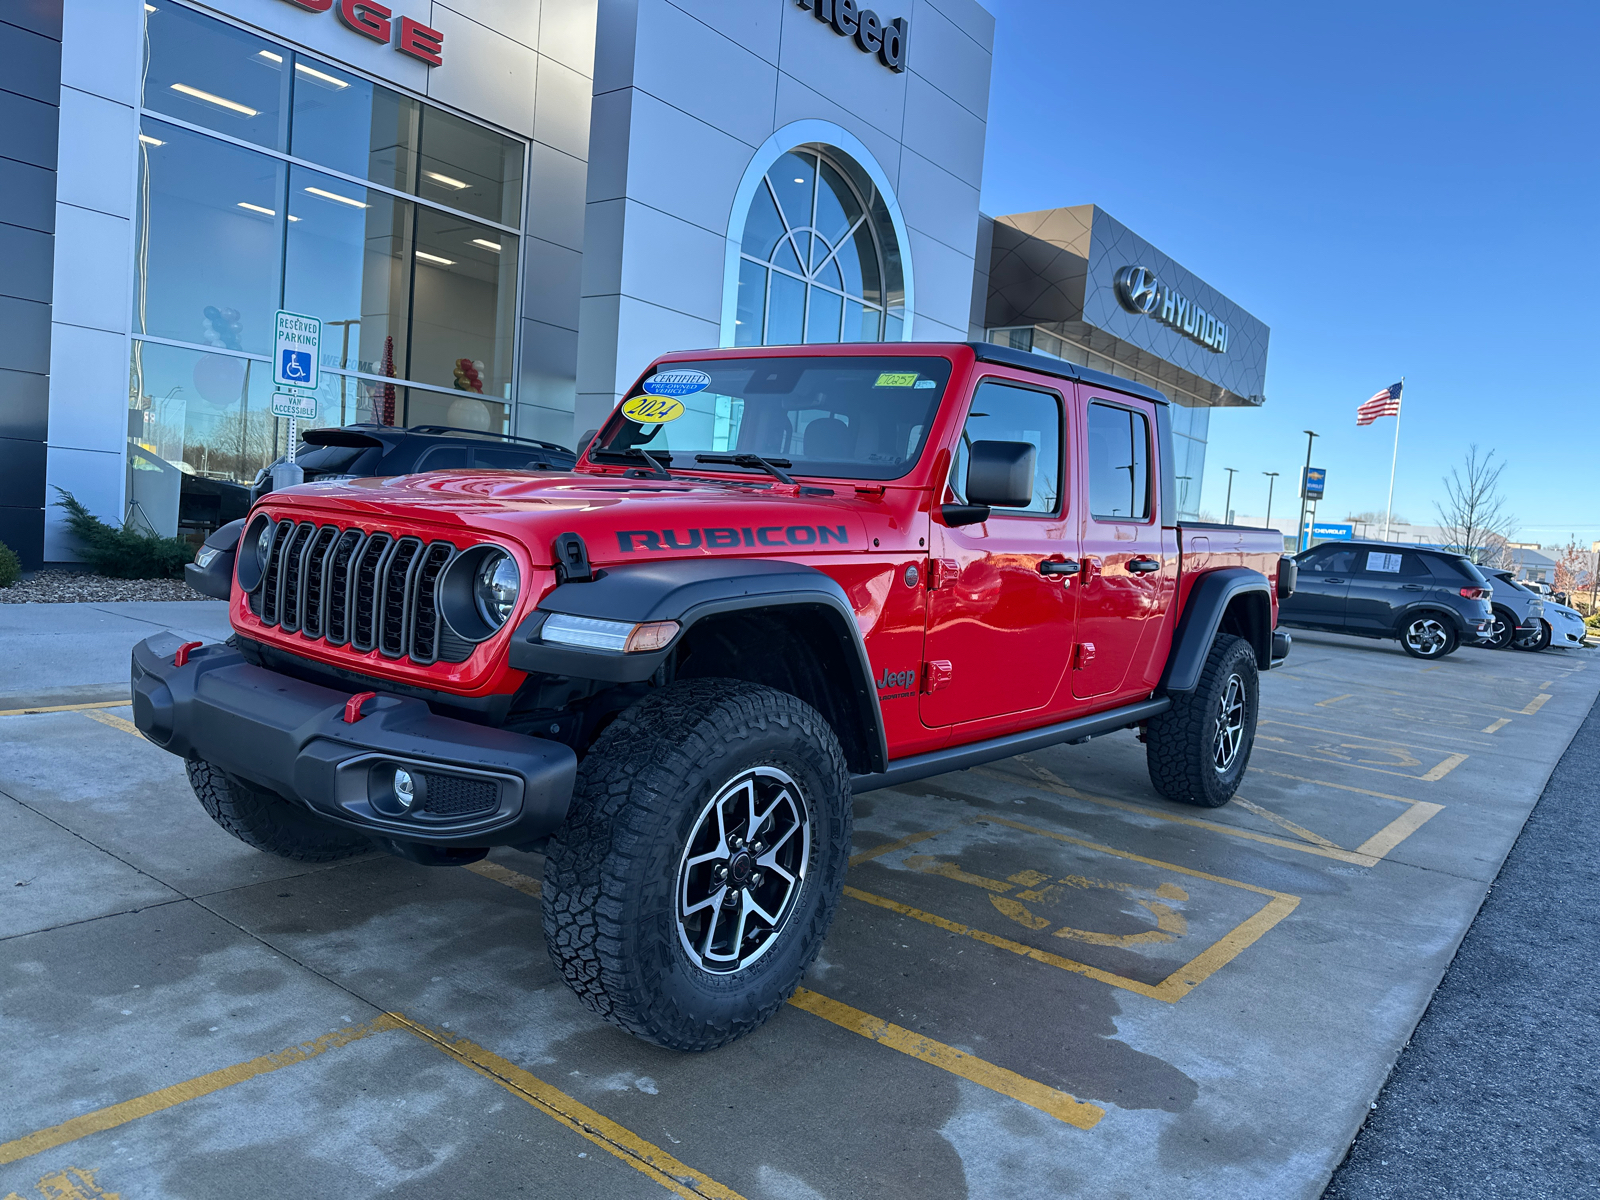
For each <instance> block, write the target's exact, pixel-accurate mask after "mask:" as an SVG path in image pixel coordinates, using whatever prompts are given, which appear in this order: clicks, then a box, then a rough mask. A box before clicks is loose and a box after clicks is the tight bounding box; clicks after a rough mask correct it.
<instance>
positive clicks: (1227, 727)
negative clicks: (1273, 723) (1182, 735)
mask: <svg viewBox="0 0 1600 1200" xmlns="http://www.w3.org/2000/svg"><path fill="white" fill-rule="evenodd" d="M1244 708H1245V691H1244V680H1243V679H1241V678H1240V677H1239V676H1237V675H1230V676H1228V682H1227V684H1226V685H1225V686H1224V687H1223V689H1222V699H1221V701H1220V702H1219V703H1218V705H1217V727H1216V731H1215V733H1214V734H1213V736H1212V740H1211V765H1212V766H1214V767H1216V769H1217V774H1219V775H1225V774H1226V773H1227V771H1228V768H1229V767H1231V766H1233V760H1234V759H1236V758H1238V757H1239V747H1240V746H1241V745H1243V743H1244V715H1245V714H1244Z"/></svg>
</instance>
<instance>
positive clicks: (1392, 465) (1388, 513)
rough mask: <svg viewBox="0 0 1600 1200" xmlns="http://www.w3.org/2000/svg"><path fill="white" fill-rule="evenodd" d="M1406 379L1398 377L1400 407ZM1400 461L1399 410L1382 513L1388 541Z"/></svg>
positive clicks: (1384, 535)
mask: <svg viewBox="0 0 1600 1200" xmlns="http://www.w3.org/2000/svg"><path fill="white" fill-rule="evenodd" d="M1405 396H1406V377H1405V376H1404V375H1402V376H1400V407H1401V408H1404V407H1405ZM1399 461H1400V409H1398V408H1397V409H1396V410H1395V414H1394V454H1393V455H1392V456H1391V457H1390V459H1389V507H1388V508H1386V509H1384V512H1383V540H1384V541H1386V542H1387V541H1388V540H1389V519H1390V518H1391V517H1392V516H1393V515H1394V469H1395V466H1396V464H1398V463H1399Z"/></svg>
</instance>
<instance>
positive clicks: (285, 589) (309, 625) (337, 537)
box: [250, 521, 472, 665]
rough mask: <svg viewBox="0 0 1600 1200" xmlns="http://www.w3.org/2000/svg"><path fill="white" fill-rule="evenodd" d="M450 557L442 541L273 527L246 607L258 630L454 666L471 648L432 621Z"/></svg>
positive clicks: (288, 524)
mask: <svg viewBox="0 0 1600 1200" xmlns="http://www.w3.org/2000/svg"><path fill="white" fill-rule="evenodd" d="M458 553H459V551H458V550H457V549H456V548H455V546H453V545H451V544H450V543H449V542H424V541H423V540H422V539H421V538H415V537H398V538H397V537H395V536H394V535H392V534H388V533H363V532H362V531H361V530H359V529H340V528H339V527H338V526H336V525H322V526H318V525H316V524H315V523H313V522H311V521H301V522H299V523H298V524H297V523H295V522H294V521H279V522H278V523H277V525H276V526H275V527H274V528H273V531H272V547H271V549H270V550H268V552H267V559H266V563H265V567H264V570H263V571H262V575H261V586H260V587H258V588H257V589H256V590H255V591H254V592H253V593H251V595H250V608H251V611H252V612H254V613H255V614H256V616H258V617H260V618H261V622H262V624H264V625H276V626H277V627H278V628H280V629H282V630H283V631H284V632H285V633H295V632H298V633H301V634H303V635H304V636H305V637H308V638H317V639H320V640H323V641H326V642H328V643H329V644H330V645H334V646H344V645H348V646H350V647H351V648H352V649H354V650H358V651H362V652H366V651H369V650H374V649H376V650H378V651H380V652H381V653H382V654H383V655H384V656H385V657H386V658H410V659H411V661H412V662H415V663H419V664H422V665H426V664H428V663H433V662H438V661H439V660H440V659H441V658H442V659H443V660H444V661H445V662H462V661H464V660H465V659H466V657H467V655H468V654H470V653H471V652H472V645H471V644H470V643H467V642H463V641H462V640H461V639H460V638H457V637H453V636H451V635H450V632H449V629H448V627H446V626H445V624H444V622H443V621H441V620H440V619H439V600H438V595H437V587H436V585H437V584H438V582H439V576H440V574H441V573H442V572H443V571H444V569H445V568H446V567H447V566H449V565H450V562H451V560H452V559H454V558H455V557H456V555H457V554H458ZM441 643H442V644H441Z"/></svg>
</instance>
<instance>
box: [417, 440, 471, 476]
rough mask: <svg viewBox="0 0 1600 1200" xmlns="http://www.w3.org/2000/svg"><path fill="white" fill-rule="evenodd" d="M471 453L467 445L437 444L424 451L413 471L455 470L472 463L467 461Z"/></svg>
mask: <svg viewBox="0 0 1600 1200" xmlns="http://www.w3.org/2000/svg"><path fill="white" fill-rule="evenodd" d="M469 453H471V452H470V451H469V450H468V449H467V448H466V447H465V446H435V447H433V448H432V449H431V450H428V451H426V452H424V454H423V455H422V457H421V458H419V459H418V460H417V465H416V466H414V467H412V468H411V469H412V470H413V471H454V470H457V469H459V468H461V467H466V466H468V465H470V464H469V463H468V461H467V456H468V454H469Z"/></svg>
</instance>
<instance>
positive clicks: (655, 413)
mask: <svg viewBox="0 0 1600 1200" xmlns="http://www.w3.org/2000/svg"><path fill="white" fill-rule="evenodd" d="M683 411H684V410H683V405H682V404H681V403H680V402H679V401H677V400H674V399H673V398H672V397H671V396H635V397H634V398H633V399H632V400H629V401H628V402H627V403H626V404H624V405H623V406H622V415H623V416H625V417H627V418H628V420H630V421H637V422H639V424H641V425H665V424H666V423H667V422H668V421H676V420H677V419H678V418H679V417H681V416H683Z"/></svg>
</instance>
